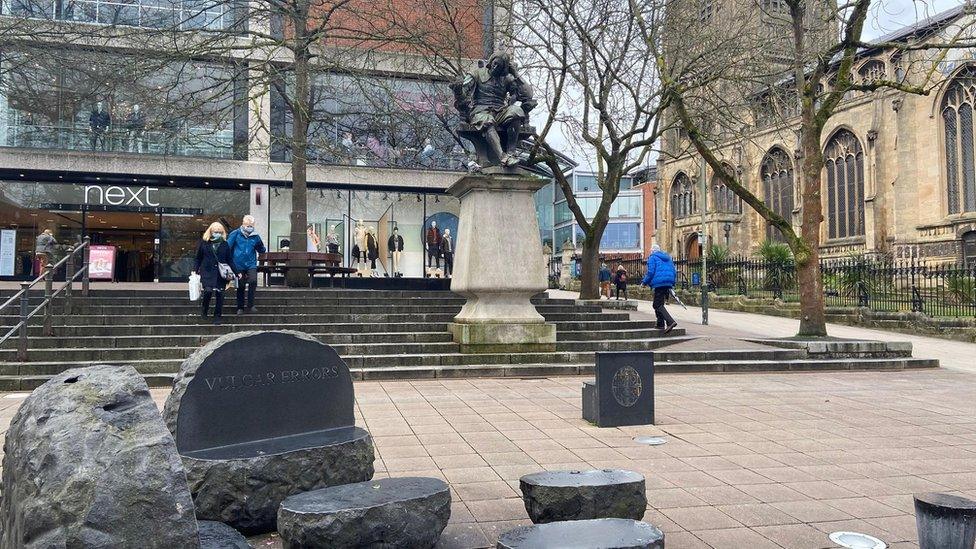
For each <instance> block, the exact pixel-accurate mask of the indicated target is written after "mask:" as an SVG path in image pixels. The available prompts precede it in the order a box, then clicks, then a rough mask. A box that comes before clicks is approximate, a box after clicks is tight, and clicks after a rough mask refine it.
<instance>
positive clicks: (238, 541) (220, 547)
mask: <svg viewBox="0 0 976 549" xmlns="http://www.w3.org/2000/svg"><path fill="white" fill-rule="evenodd" d="M197 528H198V529H199V530H200V549H251V544H249V543H248V542H247V540H246V539H245V538H244V536H243V535H242V534H241V533H240V532H238V531H237V530H234V529H233V528H231V527H230V526H227V525H226V524H224V523H222V522H214V521H211V520H201V521H198V522H197Z"/></svg>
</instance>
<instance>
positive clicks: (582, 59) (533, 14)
mask: <svg viewBox="0 0 976 549" xmlns="http://www.w3.org/2000/svg"><path fill="white" fill-rule="evenodd" d="M664 4H665V3H664V2H663V1H661V0H637V1H634V2H628V1H627V0H556V1H550V0H518V1H517V2H515V3H513V4H512V5H511V6H510V8H509V10H510V12H511V19H512V21H511V29H512V31H511V33H510V37H509V41H510V42H511V43H512V45H513V48H514V50H515V52H516V55H517V57H518V59H519V60H520V62H521V65H522V67H521V68H522V71H523V74H525V75H526V77H527V78H528V79H529V80H530V82H531V83H532V84H533V86H534V87H535V88H536V92H535V95H536V97H538V98H539V100H540V108H537V109H536V110H537V111H539V112H541V115H538V116H539V117H540V118H537V122H538V123H539V127H538V128H537V132H536V136H535V142H534V144H533V147H532V149H531V151H530V154H529V159H528V162H529V163H530V164H544V165H546V166H547V167H548V168H549V171H550V172H551V173H552V174H553V178H554V179H555V181H556V183H557V184H558V185H559V187H560V189H561V190H562V192H563V194H564V195H565V196H566V201H567V205H568V206H569V209H570V211H571V212H572V213H573V216H574V218H575V219H576V222H577V223H578V224H579V226H580V228H581V229H582V231H583V234H584V240H583V249H582V273H581V278H582V286H581V290H580V297H581V298H583V299H597V298H599V287H598V286H599V284H598V274H599V268H600V263H599V261H600V241H601V239H602V237H603V233H604V231H605V229H606V227H607V224H608V221H609V219H610V207H611V205H612V204H613V202H614V200H616V199H617V196H618V194H619V192H620V182H621V179H622V178H623V177H624V176H626V175H628V174H629V173H630V172H631V171H633V170H635V169H637V168H639V167H640V166H642V165H643V164H644V163H645V160H646V159H647V157H648V155H649V154H650V151H651V147H652V145H653V144H654V142H655V141H656V140H657V138H658V136H659V135H660V132H661V117H660V114H661V112H662V111H663V110H664V109H665V108H666V106H667V103H666V101H665V100H664V98H663V96H662V93H661V91H662V88H661V86H660V85H659V83H658V79H657V76H656V68H655V59H654V57H653V55H651V50H650V49H649V47H648V44H647V43H646V41H645V40H644V35H643V34H642V32H641V28H640V27H639V26H638V24H637V22H636V21H637V17H636V15H637V14H640V15H641V17H642V18H643V21H645V23H647V25H649V26H650V27H654V26H656V25H658V24H659V23H660V22H661V20H662V15H663V7H664ZM559 132H562V133H563V134H564V135H565V137H567V138H568V139H569V142H570V143H569V144H570V147H575V148H577V149H578V150H581V151H584V154H586V155H587V156H589V155H592V157H591V158H593V160H594V161H595V164H596V167H597V173H598V176H597V184H598V186H599V188H600V190H601V191H602V198H601V199H600V204H599V206H598V208H597V210H596V212H595V214H593V215H592V217H587V215H586V214H585V213H584V211H583V209H582V208H581V206H580V203H579V201H578V200H577V198H576V192H575V190H574V189H573V186H572V183H571V181H570V180H569V179H568V178H567V177H566V174H565V173H564V171H563V166H562V165H561V163H560V159H559V157H558V155H557V154H556V151H557V149H558V148H559V147H560V145H558V142H559V137H560V136H559V135H558V133H559Z"/></svg>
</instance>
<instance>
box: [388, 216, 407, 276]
mask: <svg viewBox="0 0 976 549" xmlns="http://www.w3.org/2000/svg"><path fill="white" fill-rule="evenodd" d="M387 247H388V248H390V255H391V256H392V257H393V262H392V263H393V276H394V277H401V278H402V277H403V273H401V272H400V256H401V254H403V237H402V236H400V228H399V227H393V234H392V235H391V236H390V241H389V242H388V246H387Z"/></svg>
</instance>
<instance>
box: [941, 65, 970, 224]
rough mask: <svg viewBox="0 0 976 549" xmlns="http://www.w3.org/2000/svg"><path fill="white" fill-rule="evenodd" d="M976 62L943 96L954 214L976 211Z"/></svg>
mask: <svg viewBox="0 0 976 549" xmlns="http://www.w3.org/2000/svg"><path fill="white" fill-rule="evenodd" d="M974 98H976V66H974V65H970V66H968V67H966V68H965V69H963V70H962V72H960V73H959V74H958V75H957V76H956V78H955V79H954V80H953V81H952V83H951V84H950V85H949V89H948V91H947V92H946V95H945V98H943V99H942V123H943V127H944V129H945V157H946V203H947V205H948V212H949V213H950V214H957V213H963V212H976V165H974V157H976V151H974V148H973V147H974V145H973V142H974V139H973V135H974V133H976V130H974V126H973V109H974V107H976V100H974Z"/></svg>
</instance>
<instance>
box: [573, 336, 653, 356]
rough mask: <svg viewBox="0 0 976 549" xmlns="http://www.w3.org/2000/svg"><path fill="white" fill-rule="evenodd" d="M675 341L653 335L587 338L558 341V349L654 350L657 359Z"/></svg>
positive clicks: (575, 350) (582, 350)
mask: <svg viewBox="0 0 976 549" xmlns="http://www.w3.org/2000/svg"><path fill="white" fill-rule="evenodd" d="M672 343H673V341H672V338H670V337H668V338H663V337H652V338H643V339H625V340H624V339H614V340H609V341H604V340H587V341H558V342H557V343H556V350H557V351H563V352H596V351H654V350H658V352H657V353H655V360H657V358H656V357H657V356H658V355H660V354H661V353H663V352H665V351H660V350H659V349H661V348H662V347H667V346H668V345H671V344H672Z"/></svg>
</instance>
